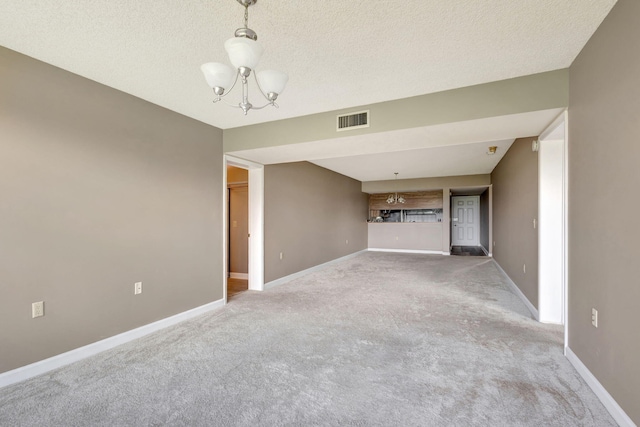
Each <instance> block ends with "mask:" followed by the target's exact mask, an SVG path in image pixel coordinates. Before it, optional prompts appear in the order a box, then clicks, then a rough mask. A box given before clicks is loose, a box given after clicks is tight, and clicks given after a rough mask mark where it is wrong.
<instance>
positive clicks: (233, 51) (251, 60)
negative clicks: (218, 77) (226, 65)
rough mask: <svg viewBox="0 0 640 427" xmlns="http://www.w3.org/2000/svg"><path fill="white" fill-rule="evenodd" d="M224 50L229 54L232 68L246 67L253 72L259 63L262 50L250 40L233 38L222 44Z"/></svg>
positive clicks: (256, 43) (255, 42)
mask: <svg viewBox="0 0 640 427" xmlns="http://www.w3.org/2000/svg"><path fill="white" fill-rule="evenodd" d="M224 48H225V49H226V50H227V53H228V54H229V61H231V64H233V66H234V67H236V68H240V67H246V68H249V69H251V70H254V69H255V68H256V67H257V66H258V62H260V58H261V57H262V52H263V51H264V49H263V48H262V46H260V44H259V43H258V42H257V41H255V40H251V39H247V38H243V37H233V38H230V39H229V40H227V41H226V42H225V43H224Z"/></svg>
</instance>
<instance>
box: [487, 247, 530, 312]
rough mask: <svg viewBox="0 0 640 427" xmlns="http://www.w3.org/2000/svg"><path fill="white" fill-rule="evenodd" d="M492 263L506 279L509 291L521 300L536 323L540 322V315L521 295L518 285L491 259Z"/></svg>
mask: <svg viewBox="0 0 640 427" xmlns="http://www.w3.org/2000/svg"><path fill="white" fill-rule="evenodd" d="M493 262H494V264H495V265H496V267H498V270H500V272H501V273H502V274H503V275H504V277H506V278H507V283H508V284H509V286H510V287H511V290H513V292H514V293H515V294H516V295H517V296H518V297H519V298H520V299H521V300H522V302H523V303H524V305H526V306H527V308H528V309H529V311H530V312H531V314H532V315H533V318H534V319H536V320H537V321H540V314H539V313H538V309H537V308H535V307H534V306H533V304H531V301H529V299H528V298H527V297H526V296H525V295H524V294H523V293H522V291H521V290H520V288H519V287H518V285H516V284H515V283H514V282H513V280H511V277H509V275H508V274H507V273H506V272H505V271H504V270H503V269H502V267H500V264H498V261H496V260H495V259H493Z"/></svg>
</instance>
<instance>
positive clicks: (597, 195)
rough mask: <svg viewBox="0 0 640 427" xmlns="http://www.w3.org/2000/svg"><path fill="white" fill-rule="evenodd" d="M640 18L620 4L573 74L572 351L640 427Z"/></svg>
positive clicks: (631, 1) (633, 6) (637, 9)
mask: <svg viewBox="0 0 640 427" xmlns="http://www.w3.org/2000/svg"><path fill="white" fill-rule="evenodd" d="M638 17H640V2H639V1H637V0H619V1H618V3H617V4H616V6H615V7H614V8H613V10H612V11H611V13H610V14H609V16H608V17H607V18H606V19H605V20H604V22H603V23H602V24H601V25H600V28H599V29H598V31H597V32H596V33H595V34H594V36H593V37H592V38H591V40H589V42H588V43H587V45H586V46H585V48H584V49H583V50H582V53H580V55H579V56H578V58H577V59H576V60H575V62H574V63H573V65H572V66H571V69H570V73H571V74H570V75H571V97H570V103H569V347H570V348H571V349H572V350H573V351H574V352H575V353H576V355H577V356H578V357H579V358H580V360H582V362H583V363H584V364H585V365H586V366H587V368H589V370H590V371H591V372H592V373H593V374H594V375H595V376H596V378H597V379H598V380H599V381H600V383H602V385H603V386H604V387H605V388H606V389H607V391H608V392H609V393H610V394H611V395H612V396H613V398H614V399H615V400H616V401H617V402H618V404H619V405H620V406H621V407H622V409H623V410H624V411H625V412H626V413H627V415H629V416H630V417H631V419H632V420H633V421H634V422H635V423H636V424H638V425H640V406H638V401H639V396H640V363H639V362H638V361H639V360H640V333H639V332H638V327H639V326H640V309H639V308H638V302H639V301H640V269H639V268H638V263H639V260H640V246H639V245H638V242H639V241H640V231H638V230H639V228H638V227H635V226H634V225H633V224H632V221H631V220H632V219H633V217H632V216H631V214H632V213H633V212H637V211H639V210H640V199H638V188H639V184H640V167H639V166H640V143H639V142H638V138H639V137H640V121H639V120H638V117H639V116H640V85H639V79H638V76H640V50H638V46H637V41H638V40H640V21H639V20H638ZM592 307H595V308H596V309H597V310H598V312H599V325H598V328H597V329H596V328H594V327H593V326H591V308H592Z"/></svg>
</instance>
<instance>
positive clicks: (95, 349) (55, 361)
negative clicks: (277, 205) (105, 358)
mask: <svg viewBox="0 0 640 427" xmlns="http://www.w3.org/2000/svg"><path fill="white" fill-rule="evenodd" d="M223 306H224V300H223V299H219V300H217V301H213V302H210V303H209V304H205V305H202V306H200V307H196V308H193V309H191V310H187V311H184V312H182V313H178V314H176V315H174V316H170V317H167V318H165V319H161V320H158V321H156V322H153V323H149V324H148V325H144V326H140V327H139V328H135V329H132V330H130V331H127V332H123V333H121V334H118V335H114V336H112V337H109V338H105V339H103V340H100V341H98V342H94V343H92V344H89V345H85V346H83V347H79V348H76V349H74V350H71V351H67V352H66V353H62V354H58V355H56V356H53V357H50V358H48V359H44V360H40V361H38V362H35V363H32V364H30V365H26V366H22V367H20V368H17V369H13V370H11V371H7V372H4V373H2V374H0V387H6V386H8V385H11V384H15V383H17V382H20V381H24V380H27V379H29V378H33V377H35V376H37V375H41V374H44V373H46V372H49V371H52V370H54V369H58V368H60V367H62V366H66V365H69V364H71V363H73V362H77V361H79V360H82V359H85V358H87V357H89V356H93V355H95V354H98V353H100V352H103V351H105V350H109V349H111V348H114V347H116V346H119V345H121V344H124V343H127V342H129V341H133V340H135V339H137V338H141V337H143V336H145V335H149V334H151V333H153V332H156V331H158V330H160V329H164V328H166V327H168V326H172V325H175V324H177V323H180V322H183V321H185V320H188V319H191V318H193V317H196V316H199V315H200V314H204V313H206V312H209V311H212V310H216V309H218V308H220V307H223Z"/></svg>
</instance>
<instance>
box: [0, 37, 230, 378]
mask: <svg viewBox="0 0 640 427" xmlns="http://www.w3.org/2000/svg"><path fill="white" fill-rule="evenodd" d="M0 129H2V136H1V138H0V153H2V155H0V200H1V202H0V242H1V244H0V296H1V297H0V325H2V327H0V372H5V371H8V370H11V369H14V368H18V367H20V366H23V365H27V364H29V363H32V362H36V361H39V360H42V359H45V358H48V357H51V356H54V355H57V354H60V353H63V352H66V351H69V350H72V349H75V348H78V347H81V346H83V345H86V344H90V343H92V342H95V341H98V340H101V339H104V338H107V337H110V336H113V335H116V334H119V333H122V332H125V331H128V330H131V329H133V328H136V327H139V326H142V325H145V324H148V323H151V322H154V321H157V320H160V319H163V318H166V317H168V316H171V315H174V314H177V313H180V312H183V311H186V310H188V309H191V308H194V307H198V306H201V305H203V304H206V303H209V302H212V301H216V300H219V299H222V298H223V273H222V272H223V266H222V260H223V247H222V241H223V240H222V223H223V222H222V221H223V217H222V215H223V213H222V212H223V210H222V200H223V193H222V192H223V189H224V184H223V182H222V177H223V171H222V166H223V158H222V132H221V130H219V129H216V128H214V127H211V126H208V125H205V124H203V123H200V122H197V121H195V120H192V119H190V118H187V117H184V116H181V115H178V114H176V113H174V112H171V111H169V110H166V109H163V108H160V107H158V106H156V105H153V104H150V103H148V102H146V101H143V100H141V99H138V98H135V97H133V96H130V95H127V94H125V93H122V92H119V91H117V90H114V89H112V88H109V87H106V86H103V85H100V84H98V83H96V82H93V81H90V80H87V79H84V78H82V77H79V76H77V75H74V74H71V73H68V72H66V71H64V70H61V69H59V68H55V67H53V66H50V65H47V64H45V63H42V62H39V61H36V60H34V59H32V58H29V57H27V56H24V55H21V54H18V53H16V52H13V51H10V50H8V49H5V48H2V47H0ZM139 281H141V282H143V293H142V294H140V295H137V296H134V292H133V290H134V283H135V282H139ZM36 301H44V313H45V315H44V317H39V318H36V319H32V318H31V303H33V302H36Z"/></svg>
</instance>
